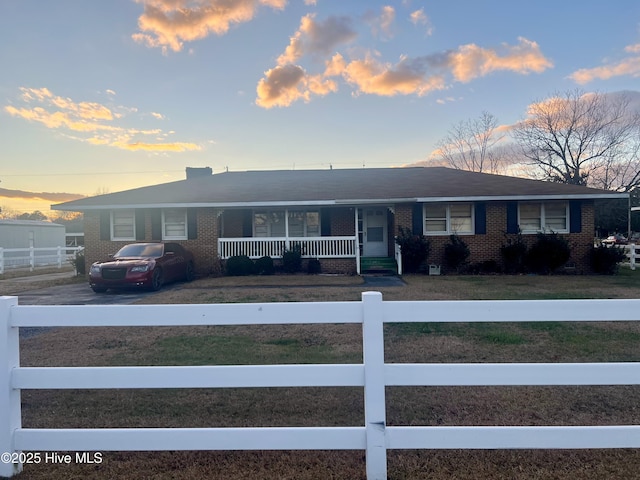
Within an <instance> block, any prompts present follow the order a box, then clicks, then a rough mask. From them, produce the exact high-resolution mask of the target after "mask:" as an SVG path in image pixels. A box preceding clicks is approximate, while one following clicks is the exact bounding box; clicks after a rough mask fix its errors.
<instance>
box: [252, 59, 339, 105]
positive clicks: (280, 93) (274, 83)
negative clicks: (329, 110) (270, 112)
mask: <svg viewBox="0 0 640 480" xmlns="http://www.w3.org/2000/svg"><path fill="white" fill-rule="evenodd" d="M256 90H257V94H258V98H257V100H256V104H257V105H259V106H261V107H264V108H272V107H287V106H289V105H291V104H292V103H293V102H295V101H296V100H300V99H302V100H304V101H306V102H308V101H310V100H311V95H312V94H315V95H321V96H323V95H327V94H328V93H330V92H334V91H336V90H337V85H336V83H335V82H334V81H333V80H330V79H327V78H325V77H324V76H323V75H308V74H307V73H306V72H305V71H304V69H303V68H302V67H300V66H298V65H292V64H288V65H283V66H277V67H275V68H272V69H271V70H268V71H267V72H265V78H263V79H262V80H260V82H259V83H258V87H257V89H256Z"/></svg>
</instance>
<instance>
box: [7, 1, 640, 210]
mask: <svg viewBox="0 0 640 480" xmlns="http://www.w3.org/2000/svg"><path fill="white" fill-rule="evenodd" d="M0 71H2V75H0V207H1V208H2V209H3V210H4V211H5V212H6V211H8V210H12V211H16V212H25V211H33V210H36V209H38V210H47V209H48V207H49V205H51V204H54V203H59V202H63V201H67V200H72V199H74V198H78V197H79V196H85V195H96V194H99V193H109V192H117V191H121V190H127V189H131V188H137V187H141V186H146V185H154V184H159V183H165V182H170V181H175V180H181V179H183V178H185V167H204V166H209V167H211V168H212V169H213V171H214V173H219V172H223V171H225V170H229V171H245V170H276V169H280V170H289V169H327V168H363V167H364V168H379V167H400V166H406V165H411V164H414V163H417V162H421V161H424V160H426V159H428V158H429V156H430V154H431V153H432V152H433V151H434V149H435V148H436V144H437V143H438V141H440V140H441V139H443V137H445V136H446V134H447V131H448V130H449V129H450V128H451V127H452V126H453V125H454V124H456V123H459V122H461V121H464V120H468V119H472V118H477V117H479V115H480V114H481V113H482V112H483V111H487V112H489V113H491V114H492V115H494V116H495V117H496V118H497V119H498V121H499V123H500V124H501V125H505V126H508V125H513V124H515V123H516V122H518V121H519V120H520V119H522V118H525V116H526V114H527V108H528V106H529V105H530V104H532V103H535V102H538V101H543V100H544V99H546V98H549V97H550V96H552V95H553V94H554V93H558V92H566V91H569V90H574V89H576V88H577V89H580V90H582V91H584V92H591V91H597V92H602V93H609V92H611V93H614V92H621V91H629V92H633V93H634V94H638V93H640V2H638V1H637V0H616V1H613V2H603V1H601V0H599V1H594V0H582V1H581V2H579V3H577V2H557V1H552V0H539V1H537V2H516V1H512V0H508V1H507V0H504V1H503V0H492V1H486V0H484V1H480V0H466V1H456V0H449V1H446V2H444V1H418V0H404V1H387V2H378V1H364V0H362V1H355V0H353V1H344V0H342V1H341V0H315V1H314V0H113V1H109V2H86V1H81V0H58V1H56V2H42V1H37V0H5V1H3V2H0Z"/></svg>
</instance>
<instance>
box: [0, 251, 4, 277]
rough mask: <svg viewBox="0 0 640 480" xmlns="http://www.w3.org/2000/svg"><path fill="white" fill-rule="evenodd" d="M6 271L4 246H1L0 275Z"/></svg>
mask: <svg viewBox="0 0 640 480" xmlns="http://www.w3.org/2000/svg"><path fill="white" fill-rule="evenodd" d="M3 273H4V248H2V247H0V275H2V274H3Z"/></svg>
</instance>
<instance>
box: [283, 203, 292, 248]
mask: <svg viewBox="0 0 640 480" xmlns="http://www.w3.org/2000/svg"><path fill="white" fill-rule="evenodd" d="M284 237H285V241H284V245H285V248H286V249H287V251H289V250H291V242H290V241H289V209H288V208H285V209H284Z"/></svg>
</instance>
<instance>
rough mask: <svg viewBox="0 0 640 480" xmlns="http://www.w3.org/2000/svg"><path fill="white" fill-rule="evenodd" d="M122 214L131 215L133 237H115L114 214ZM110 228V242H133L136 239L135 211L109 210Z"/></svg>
mask: <svg viewBox="0 0 640 480" xmlns="http://www.w3.org/2000/svg"><path fill="white" fill-rule="evenodd" d="M124 212H131V213H132V214H133V215H132V219H133V220H132V225H131V226H132V229H131V231H132V232H133V236H131V237H116V236H115V230H116V229H115V217H116V214H118V213H124ZM109 224H110V227H111V232H110V233H111V240H126V241H135V239H136V211H135V210H133V209H127V210H111V218H110V222H109Z"/></svg>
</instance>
